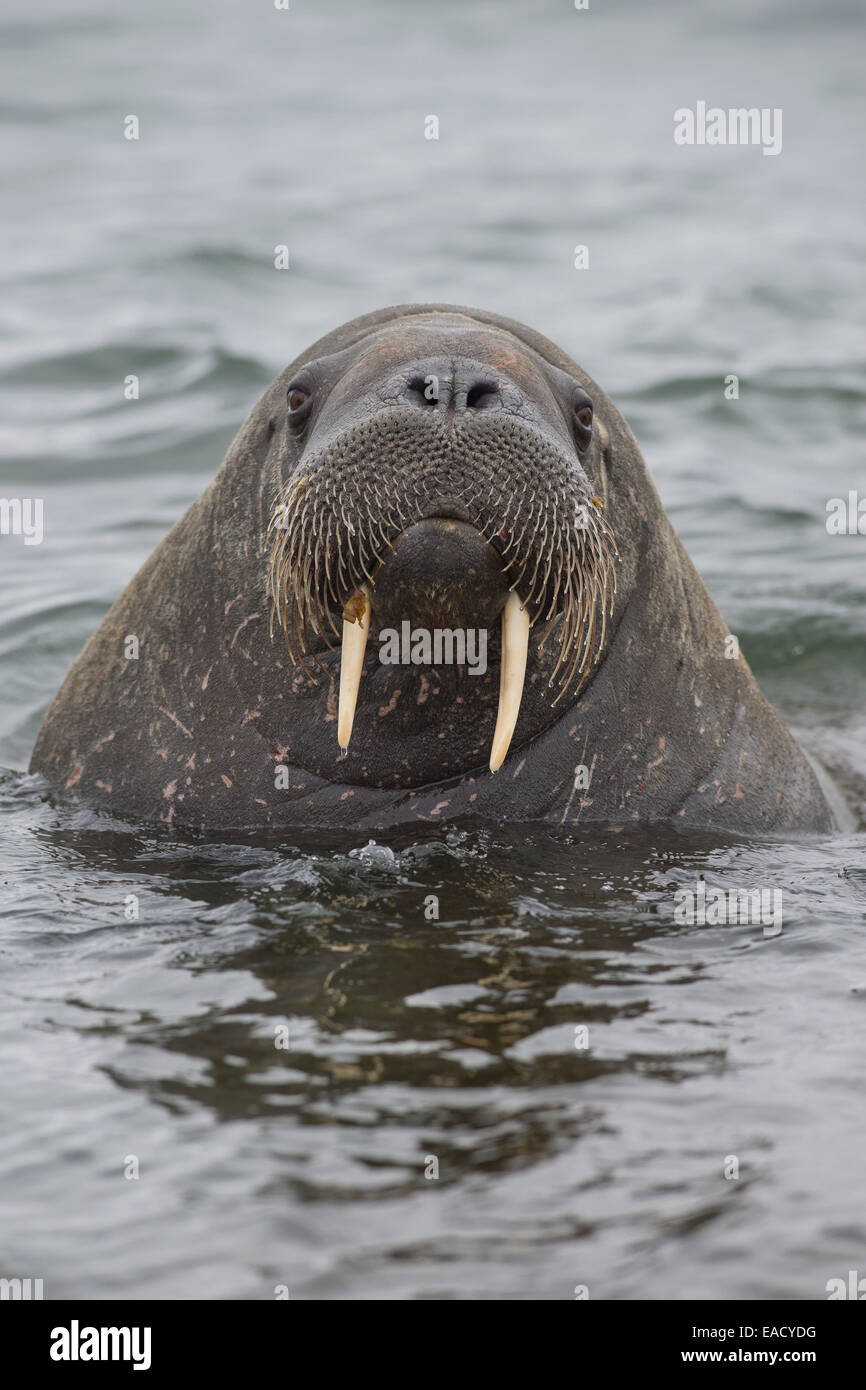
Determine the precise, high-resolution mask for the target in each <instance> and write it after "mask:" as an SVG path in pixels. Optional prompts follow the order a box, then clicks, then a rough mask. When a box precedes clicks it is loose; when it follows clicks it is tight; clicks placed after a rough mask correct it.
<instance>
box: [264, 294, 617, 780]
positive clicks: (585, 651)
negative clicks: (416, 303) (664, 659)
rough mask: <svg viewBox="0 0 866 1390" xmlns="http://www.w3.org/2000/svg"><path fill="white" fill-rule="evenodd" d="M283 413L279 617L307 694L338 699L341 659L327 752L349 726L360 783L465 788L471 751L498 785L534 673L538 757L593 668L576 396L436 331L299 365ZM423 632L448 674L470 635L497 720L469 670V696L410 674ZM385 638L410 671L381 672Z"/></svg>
mask: <svg viewBox="0 0 866 1390" xmlns="http://www.w3.org/2000/svg"><path fill="white" fill-rule="evenodd" d="M287 405H288V414H287V431H288V437H289V468H290V471H289V473H288V477H287V478H286V480H285V483H284V485H283V487H282V490H281V492H280V495H279V496H278V497H277V498H276V499H275V505H274V511H273V515H272V518H271V524H270V529H269V536H268V547H269V587H270V593H271V598H272V602H273V610H274V615H275V618H276V622H277V624H278V626H279V627H280V628H282V631H283V632H284V634H285V638H286V642H287V644H288V647H289V651H290V653H291V656H292V659H293V661H294V662H296V663H297V664H298V666H299V669H300V671H301V672H302V673H303V675H304V678H306V677H309V678H310V679H312V680H314V681H315V680H316V679H317V671H318V673H319V674H321V673H324V674H325V675H326V676H327V677H328V678H329V679H333V678H334V676H335V664H336V663H337V661H339V668H340V696H339V707H338V711H337V740H336V742H337V743H338V744H339V747H340V748H341V749H342V750H343V753H344V754H345V752H346V750H347V749H348V747H349V742H350V736H351V734H352V730H353V726H354V728H355V737H354V740H353V747H352V755H350V756H354V757H355V765H354V767H353V768H352V769H351V772H352V773H353V774H354V779H355V780H358V781H361V782H364V783H373V784H376V785H386V784H387V785H418V784H420V783H422V782H424V781H427V780H439V779H440V778H441V777H442V774H443V771H445V772H446V773H447V774H449V775H454V774H455V773H458V772H465V771H469V770H471V769H473V768H477V767H478V766H479V761H480V755H482V747H483V744H484V741H485V740H486V744H487V748H488V749H489V750H490V752H489V766H490V768H491V770H492V771H495V770H496V769H497V768H498V767H499V766H500V765H501V764H502V762H503V760H504V758H505V756H506V753H507V752H508V748H509V745H510V743H511V739H512V735H513V733H514V730H515V726H516V723H517V716H518V710H519V709H520V706H521V701H522V699H523V697H524V683H525V679H526V674H527V672H528V682H527V687H528V690H527V693H530V692H531V694H530V698H529V699H528V701H527V700H524V714H523V717H522V719H521V734H522V735H523V736H525V737H533V736H534V735H535V734H536V733H537V732H539V731H540V729H541V728H543V727H545V726H546V725H547V724H549V723H550V722H552V720H553V719H555V718H557V717H559V715H560V714H561V712H562V706H561V705H560V707H559V709H557V708H556V707H557V704H558V703H559V702H560V701H561V700H562V699H563V696H564V695H565V694H566V692H569V691H570V692H571V695H572V703H573V700H574V699H576V698H577V695H578V694H579V692H580V689H581V687H582V686H583V685H584V684H585V682H586V680H587V679H588V677H589V675H590V672H591V671H592V669H593V667H594V665H595V664H596V662H597V661H598V659H599V656H600V654H601V653H602V651H603V649H604V644H605V627H606V621H607V617H608V615H609V614H610V612H611V611H612V605H613V597H614V592H615V571H614V561H615V555H616V547H615V543H614V538H613V532H612V530H611V527H610V524H609V523H608V521H607V520H606V519H605V516H604V513H603V510H602V502H601V500H600V499H599V498H598V497H597V496H596V495H595V492H594V489H593V486H592V484H591V482H590V476H589V472H588V464H589V460H590V457H591V451H592V450H593V448H594V447H596V448H597V438H596V436H597V429H596V430H594V422H593V404H592V401H591V399H590V397H589V396H588V394H587V393H586V391H585V390H583V388H582V387H581V386H580V385H579V383H578V382H577V381H575V380H574V379H573V378H572V377H570V376H568V375H566V373H564V372H562V371H560V370H559V369H558V368H556V367H553V366H552V365H551V364H549V363H547V362H545V361H543V359H541V358H540V357H538V356H537V354H535V353H534V352H533V351H532V350H531V349H529V348H528V347H526V346H525V345H524V344H522V343H520V342H519V341H518V340H517V339H516V338H514V337H512V336H511V335H510V334H509V333H507V332H505V331H502V330H499V329H494V328H488V327H484V326H482V325H479V324H478V323H472V322H471V321H467V320H466V319H464V318H462V317H461V316H460V315H444V314H437V315H435V316H430V317H429V318H428V317H426V316H423V315H422V316H418V318H416V319H415V320H414V321H413V323H412V324H411V326H408V327H407V326H406V325H405V323H402V324H399V325H396V326H386V327H385V328H382V329H380V330H378V331H377V332H375V333H373V334H372V335H371V336H369V337H368V338H366V339H365V340H364V341H363V342H362V343H361V344H359V345H354V346H353V347H351V348H350V349H347V350H345V351H344V352H342V353H338V354H336V355H334V356H332V357H328V358H321V359H319V360H318V361H314V362H310V363H309V364H307V365H306V366H305V367H304V368H303V369H302V370H301V371H300V372H299V373H298V374H297V375H296V376H295V377H294V378H293V379H292V381H291V383H290V384H289V388H288V392H287ZM500 623H501V636H500V634H498V633H497V632H496V628H497V627H499V625H500ZM407 625H408V626H407ZM371 631H372V633H373V634H374V635H375V638H376V640H375V642H370V643H369V645H368V642H367V638H368V634H369V633H370V632H371ZM437 632H439V633H443V634H445V635H446V638H449V639H450V641H449V642H448V643H447V647H446V643H445V639H443V643H442V645H441V646H440V648H439V650H441V651H450V652H451V653H452V654H453V652H454V649H455V648H454V639H455V635H457V636H458V637H459V636H464V639H465V643H464V646H461V645H460V643H459V641H458V642H457V652H458V657H459V653H460V652H461V651H464V650H466V649H470V650H471V634H475V638H476V643H475V650H476V652H477V650H478V641H479V639H480V636H481V634H482V633H483V634H484V639H485V641H484V644H485V646H486V650H487V651H488V653H489V660H490V665H491V667H492V668H493V675H495V668H496V666H497V664H498V666H499V681H498V687H499V688H498V700H497V703H496V705H494V703H493V700H494V694H495V692H494V689H493V675H491V673H490V672H489V671H484V672H482V671H481V670H480V664H479V668H478V669H477V670H476V672H475V673H474V678H473V673H472V671H471V669H470V671H469V673H468V674H467V669H466V664H465V663H464V664H463V665H462V666H461V665H458V666H457V667H454V666H450V667H449V666H447V665H442V664H440V665H438V666H435V665H433V666H431V665H430V664H428V663H429V661H430V658H429V657H428V658H427V660H426V661H423V664H418V658H417V656H413V657H412V658H410V659H409V660H408V661H407V657H408V651H409V650H410V649H411V650H412V651H413V652H415V653H417V652H418V651H419V644H418V642H416V641H415V638H416V634H424V633H426V634H428V635H429V642H430V646H429V650H430V652H431V653H435V651H436V650H437V648H436V637H435V634H436V633H437ZM386 633H387V634H391V633H393V634H394V637H395V638H396V636H397V634H400V635H401V637H402V638H403V639H404V641H403V647H402V651H403V661H404V662H405V663H406V664H402V665H401V664H399V663H398V664H396V665H394V664H384V663H383V662H382V661H380V659H379V657H380V641H381V640H382V639H383V638H384V635H385V634H386ZM488 633H489V635H490V642H489V645H488V644H487V641H486V639H487V635H488ZM405 639H408V643H407V641H406V640H405ZM420 650H421V652H422V660H423V652H424V644H423V641H422V642H421V643H420ZM447 659H448V658H447V655H446V656H445V661H446V662H447ZM452 659H453V658H452ZM297 689H299V687H297V686H296V690H297ZM494 711H495V715H496V717H495V728H494V727H493V724H494ZM395 714H397V718H396V719H394V718H391V720H390V723H389V722H388V721H389V717H390V716H393V715H395ZM325 717H326V718H327V717H330V719H333V711H332V710H331V711H330V713H328V712H327V706H326V714H325ZM437 725H438V727H437ZM332 737H333V735H332ZM443 745H444V746H443ZM332 747H333V744H332ZM356 748H357V752H356ZM335 754H336V749H335ZM482 756H483V755H482ZM433 773H435V779H434V777H433V776H432V775H431V774H433ZM343 780H348V779H343Z"/></svg>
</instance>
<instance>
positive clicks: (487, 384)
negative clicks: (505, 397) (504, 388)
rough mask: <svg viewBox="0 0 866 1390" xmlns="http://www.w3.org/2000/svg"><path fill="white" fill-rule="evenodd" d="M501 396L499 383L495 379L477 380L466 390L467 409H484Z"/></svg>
mask: <svg viewBox="0 0 866 1390" xmlns="http://www.w3.org/2000/svg"><path fill="white" fill-rule="evenodd" d="M498 398H499V385H498V383H497V382H495V381H486V380H485V381H476V382H473V384H472V385H471V386H470V387H469V390H468V391H467V392H466V409H467V410H483V409H484V407H485V406H487V405H490V404H492V402H493V401H494V400H497V399H498Z"/></svg>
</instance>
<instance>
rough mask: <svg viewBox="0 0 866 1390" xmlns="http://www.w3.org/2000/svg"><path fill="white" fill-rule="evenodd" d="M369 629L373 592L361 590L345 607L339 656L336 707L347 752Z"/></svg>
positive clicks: (339, 737)
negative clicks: (338, 692)
mask: <svg viewBox="0 0 866 1390" xmlns="http://www.w3.org/2000/svg"><path fill="white" fill-rule="evenodd" d="M369 631H370V595H369V594H368V593H367V591H366V589H358V591H357V592H356V593H354V594H353V595H352V597H351V598H350V599H349V601H348V603H347V604H346V606H345V608H344V609H343V650H342V656H341V658H340V701H339V705H338V707H337V742H338V743H339V745H340V747H341V748H342V750H343V752H344V753H345V751H346V749H347V748H348V747H349V739H350V738H351V737H352V725H353V723H354V722H355V706H356V705H357V703H358V687H359V686H360V684H361V672H362V670H363V668H364V651H365V648H366V646H367V633H368V632H369Z"/></svg>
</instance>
